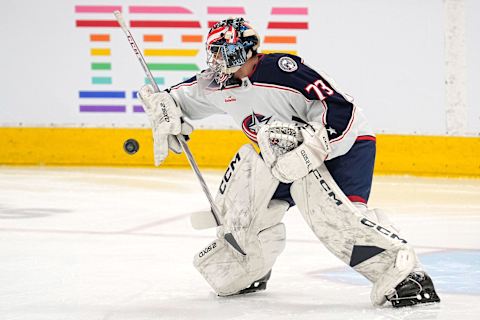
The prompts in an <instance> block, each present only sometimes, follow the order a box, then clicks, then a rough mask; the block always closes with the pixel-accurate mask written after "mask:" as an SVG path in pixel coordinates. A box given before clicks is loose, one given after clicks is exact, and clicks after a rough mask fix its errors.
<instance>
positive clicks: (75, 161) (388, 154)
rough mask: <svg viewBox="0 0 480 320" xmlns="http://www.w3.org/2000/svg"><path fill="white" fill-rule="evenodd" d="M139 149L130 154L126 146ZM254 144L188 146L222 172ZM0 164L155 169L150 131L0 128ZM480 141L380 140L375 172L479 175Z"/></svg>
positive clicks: (237, 135)
mask: <svg viewBox="0 0 480 320" xmlns="http://www.w3.org/2000/svg"><path fill="white" fill-rule="evenodd" d="M129 138H134V139H136V140H137V141H138V142H139V144H140V149H139V151H138V152H137V153H136V154H134V155H128V154H127V153H125V152H124V150H123V143H124V142H125V140H127V139H129ZM249 142H250V141H249V140H248V139H247V138H246V137H245V136H244V134H243V133H242V132H241V131H237V130H196V131H194V132H193V134H192V136H191V140H190V142H189V145H190V148H191V150H192V152H193V154H194V156H195V159H196V161H197V163H198V164H199V165H200V166H201V167H209V168H223V167H225V166H226V164H227V163H228V161H229V160H230V158H231V157H232V155H233V154H234V153H235V152H236V151H237V150H238V149H239V148H240V146H241V145H243V144H245V143H249ZM0 145H1V146H2V147H3V148H2V152H1V153H0V164H12V165H32V164H33V165H37V164H44V165H98V166H152V165H153V152H152V138H151V131H150V129H138V128H132V129H125V128H18V127H17V128H0ZM479 155H480V138H477V137H449V136H416V135H390V134H389V135H385V134H380V135H378V136H377V159H376V167H375V172H376V173H380V174H412V175H428V176H451V177H456V176H473V177H478V176H480V157H479ZM164 166H167V167H185V166H188V162H187V160H186V157H185V156H183V155H180V156H179V155H175V154H170V156H169V157H168V159H167V160H166V161H165V163H164Z"/></svg>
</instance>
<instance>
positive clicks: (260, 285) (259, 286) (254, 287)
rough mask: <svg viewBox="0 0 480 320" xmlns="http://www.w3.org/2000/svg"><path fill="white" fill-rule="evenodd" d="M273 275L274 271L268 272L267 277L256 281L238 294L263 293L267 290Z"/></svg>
mask: <svg viewBox="0 0 480 320" xmlns="http://www.w3.org/2000/svg"><path fill="white" fill-rule="evenodd" d="M271 275H272V270H270V271H268V273H267V274H266V275H265V276H263V277H261V278H260V279H258V280H257V281H254V282H253V283H252V284H251V285H250V286H248V287H247V288H245V289H243V290H240V291H239V292H238V294H246V293H252V292H257V291H262V290H265V289H267V281H268V280H269V279H270V276H271Z"/></svg>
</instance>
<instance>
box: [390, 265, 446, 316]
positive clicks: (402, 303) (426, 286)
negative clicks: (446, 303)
mask: <svg viewBox="0 0 480 320" xmlns="http://www.w3.org/2000/svg"><path fill="white" fill-rule="evenodd" d="M394 290H395V292H394V293H393V294H391V295H389V296H388V297H387V300H389V301H390V302H391V303H392V305H393V307H395V308H400V307H407V306H413V305H416V304H420V303H432V302H440V298H439V297H438V295H437V293H436V292H435V288H434V286H433V282H432V279H430V277H429V276H428V275H427V274H426V273H424V272H412V273H410V274H409V275H408V277H407V278H406V279H405V280H403V281H402V282H400V283H399V284H398V285H397V286H396V287H395V289H394Z"/></svg>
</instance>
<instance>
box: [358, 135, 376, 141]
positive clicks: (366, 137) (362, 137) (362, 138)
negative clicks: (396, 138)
mask: <svg viewBox="0 0 480 320" xmlns="http://www.w3.org/2000/svg"><path fill="white" fill-rule="evenodd" d="M355 141H377V138H375V137H373V136H358V137H357V139H356V140H355Z"/></svg>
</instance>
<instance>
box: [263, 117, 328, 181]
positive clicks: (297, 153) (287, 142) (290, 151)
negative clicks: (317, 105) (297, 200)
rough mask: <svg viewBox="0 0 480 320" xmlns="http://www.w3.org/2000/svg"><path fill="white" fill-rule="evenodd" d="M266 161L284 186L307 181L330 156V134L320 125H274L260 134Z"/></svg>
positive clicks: (267, 127)
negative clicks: (300, 180)
mask: <svg viewBox="0 0 480 320" xmlns="http://www.w3.org/2000/svg"><path fill="white" fill-rule="evenodd" d="M257 140H258V145H259V147H260V151H261V152H262V156H263V160H264V161H265V163H266V164H267V166H268V167H269V168H270V170H271V172H272V175H273V176H274V177H275V178H277V179H278V180H280V181H281V182H284V183H291V182H293V181H295V180H298V179H300V178H303V177H305V176H306V175H307V174H308V173H309V172H310V171H311V170H313V169H316V168H318V167H319V166H320V165H321V164H322V163H323V161H324V160H325V159H326V158H327V156H328V154H329V153H330V149H331V148H330V143H329V141H328V135H327V130H326V129H325V127H324V126H323V125H321V124H320V123H317V122H310V123H308V124H305V125H302V126H299V125H297V124H295V123H283V122H280V121H274V122H272V123H271V124H266V125H264V126H262V127H261V128H260V130H259V132H258V134H257Z"/></svg>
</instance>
